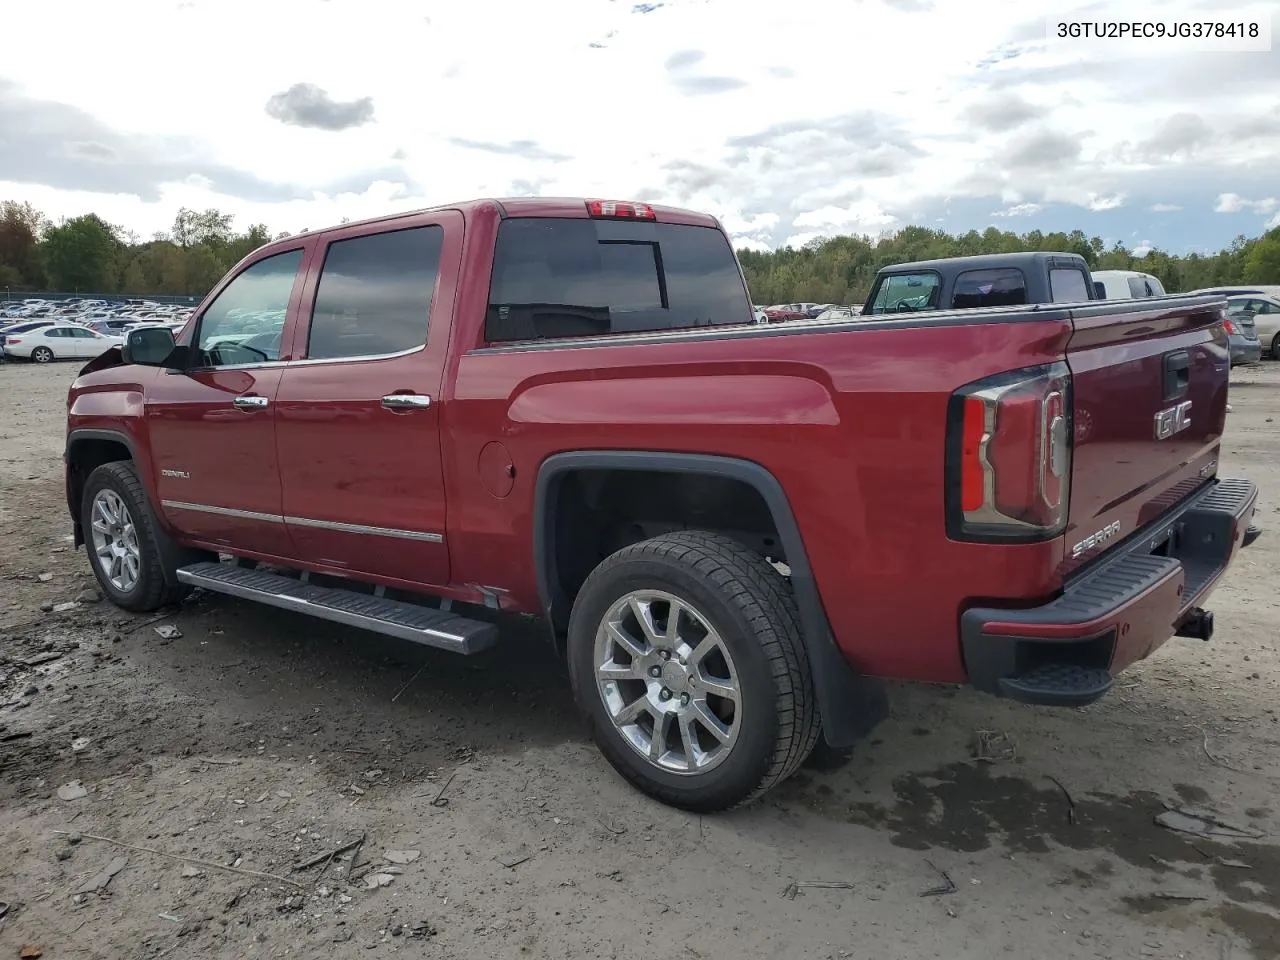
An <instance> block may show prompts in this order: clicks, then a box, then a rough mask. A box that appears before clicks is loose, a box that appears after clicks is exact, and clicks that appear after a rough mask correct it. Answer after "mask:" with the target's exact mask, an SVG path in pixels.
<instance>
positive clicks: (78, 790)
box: [58, 780, 89, 802]
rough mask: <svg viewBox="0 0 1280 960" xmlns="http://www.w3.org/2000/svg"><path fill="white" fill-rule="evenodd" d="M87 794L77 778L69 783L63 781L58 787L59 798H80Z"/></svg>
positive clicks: (69, 799) (67, 799) (68, 799)
mask: <svg viewBox="0 0 1280 960" xmlns="http://www.w3.org/2000/svg"><path fill="white" fill-rule="evenodd" d="M88 795H89V791H88V790H86V789H85V788H84V786H83V785H82V784H81V783H80V781H79V780H72V781H71V782H70V783H64V784H63V785H62V786H60V787H59V788H58V799H59V800H66V801H68V802H69V801H71V800H80V799H82V798H84V797H87V796H88Z"/></svg>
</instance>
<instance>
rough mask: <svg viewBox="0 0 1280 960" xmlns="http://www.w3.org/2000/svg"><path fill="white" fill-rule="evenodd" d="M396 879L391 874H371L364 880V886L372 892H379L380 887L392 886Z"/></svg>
mask: <svg viewBox="0 0 1280 960" xmlns="http://www.w3.org/2000/svg"><path fill="white" fill-rule="evenodd" d="M395 879H396V878H395V876H394V875H393V874H390V873H371V874H369V875H368V876H367V877H365V878H364V885H365V886H366V887H367V888H368V889H370V890H377V889H378V888H379V887H389V886H391V884H392V883H394V882H395Z"/></svg>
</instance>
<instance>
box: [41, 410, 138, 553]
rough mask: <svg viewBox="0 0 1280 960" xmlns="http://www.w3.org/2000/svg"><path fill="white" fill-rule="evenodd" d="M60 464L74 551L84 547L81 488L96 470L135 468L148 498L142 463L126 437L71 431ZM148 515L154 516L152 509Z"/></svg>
mask: <svg viewBox="0 0 1280 960" xmlns="http://www.w3.org/2000/svg"><path fill="white" fill-rule="evenodd" d="M121 454H123V455H121ZM63 460H64V462H65V464H66V470H65V473H66V488H67V509H68V511H70V513H71V525H72V533H73V535H74V537H75V546H76V547H80V546H82V545H83V544H84V529H83V525H82V524H81V522H80V500H81V498H82V496H83V494H84V484H85V481H86V480H87V479H88V477H89V474H91V473H92V472H93V471H94V470H95V469H96V468H98V467H100V466H101V465H102V464H104V463H112V462H115V461H120V460H130V461H132V462H133V463H134V465H135V467H137V468H138V478H139V479H140V480H141V481H142V486H143V489H145V490H147V496H148V498H150V496H151V490H150V487H149V484H148V483H147V477H146V475H145V474H144V472H143V471H142V469H141V467H142V463H143V461H142V460H140V459H139V457H138V448H137V445H136V444H135V443H134V441H133V438H132V437H130V436H129V435H128V434H127V433H123V432H120V431H116V430H102V429H92V428H87V427H81V428H79V429H76V430H72V431H71V432H69V433H68V434H67V446H66V451H65V453H64V454H63ZM152 512H153V513H154V512H155V510H154V507H153V510H152Z"/></svg>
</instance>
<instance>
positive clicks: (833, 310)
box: [813, 307, 862, 323]
mask: <svg viewBox="0 0 1280 960" xmlns="http://www.w3.org/2000/svg"><path fill="white" fill-rule="evenodd" d="M861 314H862V310H861V309H860V308H859V307H828V308H827V309H826V310H823V311H822V312H821V313H819V314H818V315H817V316H816V317H814V318H813V319H815V320H821V321H823V322H824V323H825V322H830V321H836V320H856V319H858V317H859V316H861Z"/></svg>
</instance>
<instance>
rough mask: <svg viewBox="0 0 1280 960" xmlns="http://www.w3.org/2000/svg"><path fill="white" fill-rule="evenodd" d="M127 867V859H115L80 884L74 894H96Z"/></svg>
mask: <svg viewBox="0 0 1280 960" xmlns="http://www.w3.org/2000/svg"><path fill="white" fill-rule="evenodd" d="M128 865H129V858H128V857H116V858H115V859H114V860H112V861H111V862H110V863H108V864H107V865H106V867H105V868H103V870H102V871H101V872H99V873H97V874H94V875H93V876H92V877H90V878H89V879H88V880H86V881H85V882H84V883H82V884H80V886H79V887H77V888H76V890H75V893H76V894H82V893H96V892H97V891H99V890H102V889H104V888H105V887H106V885H107V884H108V883H110V882H111V878H112V877H114V876H115V875H116V874H117V873H119V872H120V871H121V870H123V869H124V868H125V867H127V866H128Z"/></svg>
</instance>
